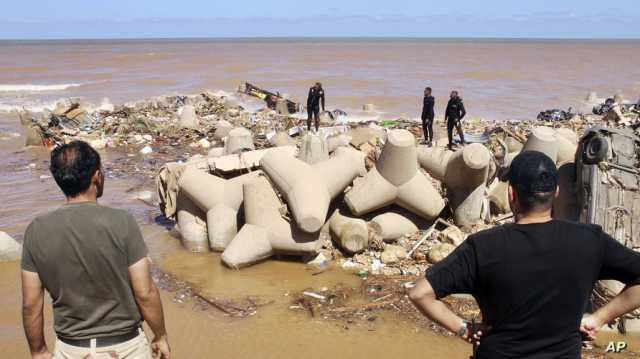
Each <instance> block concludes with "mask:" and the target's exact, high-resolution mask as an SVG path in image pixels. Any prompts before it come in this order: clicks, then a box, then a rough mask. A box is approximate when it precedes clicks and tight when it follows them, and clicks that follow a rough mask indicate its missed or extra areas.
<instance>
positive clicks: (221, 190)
mask: <svg viewBox="0 0 640 359" xmlns="http://www.w3.org/2000/svg"><path fill="white" fill-rule="evenodd" d="M259 174H260V172H258V171H256V172H251V173H249V174H246V175H243V176H240V177H236V178H233V179H230V180H225V179H223V178H220V177H216V176H213V175H210V174H208V173H205V172H203V171H201V170H198V169H195V168H187V169H186V170H185V172H184V173H183V174H182V176H180V181H179V182H178V186H179V188H180V193H183V194H184V195H185V196H186V197H188V198H189V199H190V200H191V201H193V203H194V204H195V205H197V206H198V208H200V209H201V210H202V211H204V212H205V213H206V214H207V232H208V237H209V246H210V247H211V249H212V250H214V251H221V250H224V248H225V247H226V246H227V244H228V243H229V242H230V241H231V239H232V238H233V237H234V236H235V235H236V233H237V231H238V222H237V216H238V209H239V208H240V205H241V204H242V184H243V183H245V182H247V181H250V180H252V179H255V178H256V177H257V176H258V175H259Z"/></svg>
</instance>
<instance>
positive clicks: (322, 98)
mask: <svg viewBox="0 0 640 359" xmlns="http://www.w3.org/2000/svg"><path fill="white" fill-rule="evenodd" d="M320 100H321V101H322V111H323V112H324V90H322V97H320Z"/></svg>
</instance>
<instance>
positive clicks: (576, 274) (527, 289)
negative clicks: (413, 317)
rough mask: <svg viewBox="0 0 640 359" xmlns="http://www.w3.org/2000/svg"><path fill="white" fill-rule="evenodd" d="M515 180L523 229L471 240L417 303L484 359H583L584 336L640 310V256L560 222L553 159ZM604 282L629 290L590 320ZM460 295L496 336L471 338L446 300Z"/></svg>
mask: <svg viewBox="0 0 640 359" xmlns="http://www.w3.org/2000/svg"><path fill="white" fill-rule="evenodd" d="M507 176H508V179H509V201H510V204H511V208H512V210H513V213H514V215H515V219H516V223H514V224H507V225H503V226H498V227H495V228H493V229H489V230H486V231H482V232H479V233H476V234H474V235H472V236H470V237H469V238H468V239H467V240H466V241H465V242H464V243H462V244H461V245H460V246H459V247H458V248H457V249H456V250H455V251H454V252H453V253H452V254H451V255H449V256H448V257H447V258H445V259H444V260H443V261H441V262H439V263H438V264H436V265H434V266H433V267H431V268H429V269H428V270H427V273H426V278H425V279H421V280H420V281H418V283H417V284H416V286H415V287H414V288H413V289H412V291H411V293H410V298H411V300H412V301H413V303H414V304H415V305H416V307H417V308H418V309H419V310H420V311H421V312H422V313H423V314H425V315H426V316H428V317H430V318H431V319H433V320H435V321H436V322H438V323H440V324H442V325H443V326H444V327H445V328H447V329H449V330H451V331H453V332H457V333H458V335H460V336H461V337H463V338H465V339H467V340H472V341H474V342H477V343H478V342H479V346H478V347H477V352H476V358H478V359H482V358H491V359H496V358H497V359H499V358H566V359H569V358H570V359H579V358H580V355H581V353H580V351H581V335H580V332H581V331H582V333H583V334H585V335H587V336H588V337H591V338H593V337H595V334H596V332H597V331H598V330H599V329H600V328H601V327H602V326H603V325H604V324H605V323H609V322H611V321H613V320H614V319H615V318H617V317H619V316H620V315H623V314H625V313H628V312H630V311H632V310H635V309H636V308H638V307H640V285H639V283H640V281H639V280H640V254H639V253H636V252H634V251H633V250H631V249H628V248H627V247H625V246H623V245H622V244H620V243H618V242H617V241H615V240H614V239H613V238H611V237H610V236H609V235H607V234H606V233H604V232H603V231H602V228H600V227H599V226H595V225H585V224H578V223H571V222H564V221H558V220H553V219H552V218H551V208H552V205H553V199H554V197H555V196H557V193H558V190H557V185H558V184H557V183H558V173H557V170H556V167H555V164H554V163H553V161H552V160H551V159H550V158H548V157H547V156H546V155H544V154H542V153H540V152H535V151H527V152H523V153H522V154H520V155H518V156H517V157H516V158H515V159H514V160H513V162H512V164H511V168H510V170H509V173H508V175H507ZM600 279H615V280H618V281H620V282H623V283H626V284H627V288H626V290H624V291H623V292H622V293H620V294H619V295H618V296H617V297H616V298H614V299H613V300H612V301H611V302H610V303H609V304H607V305H606V306H604V307H602V308H600V309H599V310H598V311H597V312H596V313H594V314H592V315H587V316H585V317H584V318H583V314H584V312H585V310H586V308H587V307H588V302H589V299H590V294H591V291H592V290H593V287H594V284H595V283H596V281H598V280H600ZM453 293H468V294H472V295H473V296H474V298H475V299H476V301H477V302H478V305H479V307H480V310H481V312H482V318H483V321H484V324H485V325H487V327H490V328H491V329H489V330H485V331H484V332H474V330H471V331H470V330H469V327H470V326H469V324H468V323H467V322H465V321H463V320H462V319H461V318H459V317H458V316H457V315H455V314H454V313H453V312H451V311H450V310H449V309H448V308H447V307H446V306H445V305H444V304H443V303H442V302H441V301H440V299H441V298H444V297H446V296H448V295H450V294H453ZM581 320H582V323H581Z"/></svg>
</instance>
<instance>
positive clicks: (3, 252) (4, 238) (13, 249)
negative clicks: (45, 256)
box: [0, 232, 22, 261]
mask: <svg viewBox="0 0 640 359" xmlns="http://www.w3.org/2000/svg"><path fill="white" fill-rule="evenodd" d="M21 255H22V245H21V244H20V243H18V242H17V241H16V240H15V239H13V237H11V236H10V235H8V234H7V233H5V232H0V261H16V260H19V259H20V257H21Z"/></svg>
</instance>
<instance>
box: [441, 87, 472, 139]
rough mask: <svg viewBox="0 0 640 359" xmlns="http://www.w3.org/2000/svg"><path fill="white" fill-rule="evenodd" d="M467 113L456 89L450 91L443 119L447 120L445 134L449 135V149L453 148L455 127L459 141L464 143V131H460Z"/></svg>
mask: <svg viewBox="0 0 640 359" xmlns="http://www.w3.org/2000/svg"><path fill="white" fill-rule="evenodd" d="M466 114H467V110H465V108H464V104H463V103H462V98H460V96H458V91H451V96H450V98H449V102H448V103H447V109H446V110H445V113H444V119H445V121H446V122H447V136H449V149H453V128H454V127H455V128H456V130H457V131H458V136H460V142H461V143H462V144H463V145H464V144H465V141H464V132H463V131H462V119H463V118H464V116H465V115H466Z"/></svg>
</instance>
